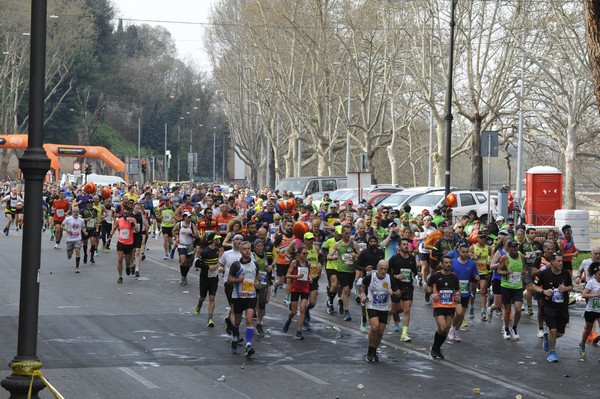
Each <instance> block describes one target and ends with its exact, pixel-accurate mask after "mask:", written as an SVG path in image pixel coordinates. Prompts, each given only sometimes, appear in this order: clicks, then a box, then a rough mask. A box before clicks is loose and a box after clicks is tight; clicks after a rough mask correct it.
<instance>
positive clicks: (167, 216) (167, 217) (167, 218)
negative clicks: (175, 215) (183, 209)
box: [162, 213, 172, 223]
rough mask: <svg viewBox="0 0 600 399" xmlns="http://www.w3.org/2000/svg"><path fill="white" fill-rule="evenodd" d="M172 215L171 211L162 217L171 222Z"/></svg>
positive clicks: (164, 220)
mask: <svg viewBox="0 0 600 399" xmlns="http://www.w3.org/2000/svg"><path fill="white" fill-rule="evenodd" d="M171 216H172V215H171V214H170V213H165V214H163V217H162V218H163V222H167V223H169V222H170V221H171Z"/></svg>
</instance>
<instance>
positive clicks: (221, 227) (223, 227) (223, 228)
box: [219, 224, 227, 233]
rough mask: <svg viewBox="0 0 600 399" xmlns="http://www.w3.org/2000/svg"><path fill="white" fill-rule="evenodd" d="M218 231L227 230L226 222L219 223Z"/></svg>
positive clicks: (224, 231)
mask: <svg viewBox="0 0 600 399" xmlns="http://www.w3.org/2000/svg"><path fill="white" fill-rule="evenodd" d="M219 231H220V232H221V233H226V232H227V225H226V224H220V225H219Z"/></svg>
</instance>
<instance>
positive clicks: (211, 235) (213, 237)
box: [205, 231, 221, 242]
mask: <svg viewBox="0 0 600 399" xmlns="http://www.w3.org/2000/svg"><path fill="white" fill-rule="evenodd" d="M205 237H206V241H208V242H213V241H214V240H216V239H217V238H221V236H220V235H218V234H216V233H215V232H214V231H209V232H208V233H206V236H205Z"/></svg>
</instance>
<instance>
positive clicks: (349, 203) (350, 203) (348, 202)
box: [346, 200, 354, 205]
mask: <svg viewBox="0 0 600 399" xmlns="http://www.w3.org/2000/svg"><path fill="white" fill-rule="evenodd" d="M346 203H347V204H348V205H354V202H352V200H348V201H346Z"/></svg>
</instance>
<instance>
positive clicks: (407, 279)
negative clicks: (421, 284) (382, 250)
mask: <svg viewBox="0 0 600 399" xmlns="http://www.w3.org/2000/svg"><path fill="white" fill-rule="evenodd" d="M400 274H402V275H403V276H404V277H403V278H402V280H400V281H402V282H403V283H410V282H412V271H411V270H410V269H400Z"/></svg>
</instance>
